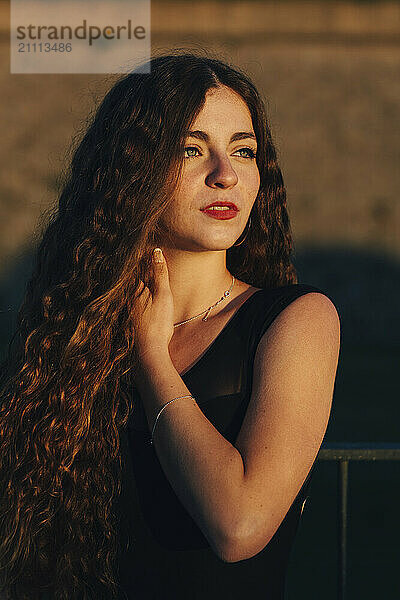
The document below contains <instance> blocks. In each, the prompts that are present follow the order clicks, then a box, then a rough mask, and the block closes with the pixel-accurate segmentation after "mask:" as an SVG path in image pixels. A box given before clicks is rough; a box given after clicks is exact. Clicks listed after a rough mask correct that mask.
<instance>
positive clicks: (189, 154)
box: [185, 146, 256, 158]
mask: <svg viewBox="0 0 400 600" xmlns="http://www.w3.org/2000/svg"><path fill="white" fill-rule="evenodd" d="M196 152H199V149H198V148H196V146H186V148H185V158H195V157H196V156H198V154H195V153H196ZM236 152H245V153H246V154H245V155H243V154H242V158H255V157H256V153H255V151H254V150H253V149H252V148H239V150H236Z"/></svg>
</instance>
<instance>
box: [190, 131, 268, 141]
mask: <svg viewBox="0 0 400 600" xmlns="http://www.w3.org/2000/svg"><path fill="white" fill-rule="evenodd" d="M186 136H187V137H193V138H197V139H198V140H203V141H204V142H208V141H209V139H210V138H209V136H208V134H207V133H206V132H205V131H201V130H199V129H198V130H196V131H188V132H187V133H186ZM247 138H250V139H252V140H257V138H256V136H255V134H254V133H253V132H252V131H237V132H236V133H233V134H232V135H231V139H230V140H229V143H231V142H236V141H237V140H245V139H247Z"/></svg>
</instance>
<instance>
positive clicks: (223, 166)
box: [206, 156, 238, 188]
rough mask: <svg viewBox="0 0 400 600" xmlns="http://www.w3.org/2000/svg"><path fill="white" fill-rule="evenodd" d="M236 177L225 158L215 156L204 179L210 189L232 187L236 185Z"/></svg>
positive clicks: (227, 159)
mask: <svg viewBox="0 0 400 600" xmlns="http://www.w3.org/2000/svg"><path fill="white" fill-rule="evenodd" d="M237 181H238V176H237V173H236V171H235V169H234V168H233V167H232V165H231V162H230V160H229V158H228V157H227V156H216V157H215V158H214V159H213V163H212V167H211V168H210V172H209V173H208V175H207V177H206V184H207V185H209V186H210V187H222V188H227V187H232V186H234V185H236V183H237Z"/></svg>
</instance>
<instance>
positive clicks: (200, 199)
mask: <svg viewBox="0 0 400 600" xmlns="http://www.w3.org/2000/svg"><path fill="white" fill-rule="evenodd" d="M256 151H257V141H256V139H255V133H254V129H253V124H252V119H251V115H250V112H249V109H248V107H247V105H246V103H245V102H244V101H243V100H242V98H241V97H240V96H239V95H238V94H236V93H235V92H234V91H233V90H231V89H230V88H227V87H225V86H222V87H219V88H217V89H215V88H214V89H212V90H209V92H208V93H207V96H206V101H205V103H204V105H203V108H202V110H201V112H200V113H199V115H198V116H197V118H196V120H195V121H194V123H193V124H192V126H191V128H190V134H188V136H187V138H186V143H185V158H184V165H183V171H182V177H181V180H180V184H179V186H178V189H177V190H176V192H175V194H174V202H173V205H172V208H171V210H170V211H169V213H168V216H167V217H166V218H164V223H165V224H166V225H167V227H168V229H169V230H170V234H171V237H172V239H173V240H174V244H175V245H176V247H178V248H181V249H187V250H189V249H203V250H224V249H227V248H230V247H231V246H232V245H233V244H234V243H235V241H236V240H237V239H238V238H239V236H240V234H241V233H242V231H243V230H244V228H245V226H246V223H247V220H248V217H249V214H250V211H251V208H252V206H253V204H254V201H255V199H256V196H257V192H258V188H259V185H260V174H259V171H258V167H257V164H256V159H255V154H256ZM219 201H221V202H233V203H234V204H235V205H236V207H237V209H238V210H237V212H235V213H233V214H234V215H235V216H233V218H230V219H216V218H213V217H212V216H209V215H208V214H207V213H205V212H203V211H202V209H204V208H205V207H206V206H208V205H209V204H212V203H213V202H219ZM214 214H215V213H214ZM217 214H218V215H220V214H225V213H222V212H218V213H217ZM227 214H228V213H227ZM230 214H232V213H230Z"/></svg>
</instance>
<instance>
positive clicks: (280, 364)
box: [136, 292, 340, 562]
mask: <svg viewBox="0 0 400 600" xmlns="http://www.w3.org/2000/svg"><path fill="white" fill-rule="evenodd" d="M339 331H340V325H339V317H338V315H337V312H336V309H335V307H334V305H333V304H332V302H331V301H330V300H329V299H328V298H327V297H326V296H324V295H323V294H319V293H316V292H312V293H308V294H305V295H303V296H301V297H300V298H297V299H296V300H294V301H293V302H292V303H291V304H290V305H289V306H288V307H286V308H285V309H284V310H283V311H282V312H281V313H280V314H279V315H278V317H276V319H275V320H274V322H273V323H272V325H271V326H270V327H269V328H268V330H267V332H266V333H265V334H264V335H263V337H262V339H261V341H260V343H259V345H258V348H257V352H256V357H255V363H254V373H253V389H252V395H251V398H250V402H249V406H248V409H247V412H246V415H245V418H244V421H243V424H242V427H241V430H240V432H239V435H238V437H237V440H236V442H235V446H233V445H232V444H230V443H229V442H228V441H227V440H226V439H225V438H224V437H223V436H222V435H221V434H220V433H219V432H218V431H217V430H216V429H215V427H214V426H213V425H212V423H210V421H209V420H208V419H207V418H206V417H205V416H204V414H203V413H202V411H201V410H200V408H199V407H198V405H197V404H196V403H195V401H193V400H192V399H191V398H183V399H179V400H175V401H174V402H172V403H171V404H170V405H169V406H168V407H167V408H166V409H165V410H164V411H163V413H162V415H161V416H160V418H159V421H158V423H157V426H156V429H155V432H154V447H155V450H156V452H157V455H158V458H159V460H160V464H161V466H162V468H163V470H164V472H165V474H166V477H167V478H168V480H169V482H170V483H171V485H172V487H173V489H174V490H175V492H176V494H177V496H178V497H179V498H180V500H181V502H182V503H183V504H184V506H185V507H186V508H187V510H188V512H189V513H190V514H191V515H192V517H193V519H194V520H195V521H196V522H197V524H198V525H199V527H200V528H201V530H202V531H203V533H204V535H205V536H206V538H207V539H208V541H209V543H210V545H211V546H212V548H213V550H214V551H215V552H216V553H217V554H218V556H220V558H221V559H222V560H224V561H226V562H235V561H238V560H243V559H244V558H249V557H251V556H254V555H255V554H257V553H258V552H259V551H260V550H261V549H262V548H264V547H265V546H266V544H267V543H268V542H269V540H270V539H271V538H272V536H273V535H274V533H275V531H276V530H277V528H278V527H279V525H280V523H281V522H282V520H283V519H284V517H285V515H286V513H287V511H288V509H289V508H290V506H291V504H292V502H293V500H294V498H295V497H296V495H297V494H298V492H299V490H300V488H301V486H302V484H303V483H304V480H305V479H306V477H307V474H308V472H309V470H310V469H311V467H312V464H313V462H314V460H315V458H316V455H317V454H318V451H319V448H320V445H321V443H322V440H323V437H324V434H325V431H326V427H327V423H328V419H329V414H330V409H331V402H332V396H333V387H334V380H335V374H336V368H337V361H338V353H339V337H340V333H339ZM136 383H137V385H138V388H139V392H140V394H141V397H142V400H143V404H144V408H145V411H146V415H147V419H148V422H149V426H150V427H151V428H152V426H153V424H154V420H155V417H156V415H157V413H158V411H159V409H160V408H161V406H163V405H164V404H165V403H166V402H168V401H169V400H171V399H172V398H175V397H176V396H183V395H186V394H190V390H189V389H188V388H187V387H186V385H185V383H184V382H183V380H182V378H181V377H180V375H179V373H178V372H177V371H176V369H175V367H174V365H173V363H172V361H171V358H170V356H169V353H168V351H165V352H160V350H158V351H157V352H155V353H154V354H152V353H151V352H150V353H149V352H148V353H147V354H146V360H143V361H142V372H141V376H140V379H139V380H137V379H136ZM204 385H205V386H206V385H207V382H206V381H205V382H204Z"/></svg>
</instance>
